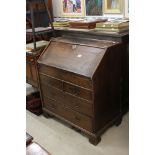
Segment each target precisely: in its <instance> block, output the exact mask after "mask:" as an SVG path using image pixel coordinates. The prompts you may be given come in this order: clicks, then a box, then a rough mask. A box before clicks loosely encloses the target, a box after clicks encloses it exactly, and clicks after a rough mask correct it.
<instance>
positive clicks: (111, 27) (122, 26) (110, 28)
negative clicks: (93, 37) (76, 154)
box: [95, 19, 129, 33]
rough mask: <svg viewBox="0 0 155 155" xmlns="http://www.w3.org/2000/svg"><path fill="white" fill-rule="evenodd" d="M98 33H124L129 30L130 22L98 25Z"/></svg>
mask: <svg viewBox="0 0 155 155" xmlns="http://www.w3.org/2000/svg"><path fill="white" fill-rule="evenodd" d="M95 30H98V31H104V32H115V33H122V32H126V31H128V30H129V21H128V20H123V19H121V20H120V19H119V20H112V21H107V22H103V23H97V24H96V29H95Z"/></svg>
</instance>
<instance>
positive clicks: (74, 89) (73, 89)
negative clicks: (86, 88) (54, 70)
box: [71, 87, 80, 95]
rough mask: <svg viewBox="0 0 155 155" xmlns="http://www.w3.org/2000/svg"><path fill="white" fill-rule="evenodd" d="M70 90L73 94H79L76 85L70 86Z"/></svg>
mask: <svg viewBox="0 0 155 155" xmlns="http://www.w3.org/2000/svg"><path fill="white" fill-rule="evenodd" d="M71 91H72V93H73V94H75V95H79V94H80V90H79V89H78V88H76V87H74V88H71Z"/></svg>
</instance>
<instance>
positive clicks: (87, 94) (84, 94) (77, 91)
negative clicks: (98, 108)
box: [63, 82, 92, 101]
mask: <svg viewBox="0 0 155 155" xmlns="http://www.w3.org/2000/svg"><path fill="white" fill-rule="evenodd" d="M63 91H64V92H67V93H70V94H72V95H75V96H77V97H80V98H83V99H86V100H89V101H92V91H90V90H88V89H84V88H81V87H78V86H75V85H72V84H69V83H65V82H64V83H63Z"/></svg>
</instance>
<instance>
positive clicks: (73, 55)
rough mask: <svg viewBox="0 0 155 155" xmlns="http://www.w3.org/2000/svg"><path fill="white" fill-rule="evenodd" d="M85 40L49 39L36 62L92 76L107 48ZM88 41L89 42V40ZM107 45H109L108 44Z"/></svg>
mask: <svg viewBox="0 0 155 155" xmlns="http://www.w3.org/2000/svg"><path fill="white" fill-rule="evenodd" d="M87 42H88V41H85V42H83V43H82V42H80V43H79V42H77V41H76V43H75V42H74V40H73V41H72V40H69V41H67V40H65V39H64V40H63V39H54V40H51V42H50V44H49V45H48V46H47V48H46V49H45V51H44V52H43V54H42V55H41V56H40V58H39V59H38V63H40V64H44V65H46V66H51V67H55V68H59V69H62V70H66V71H69V72H73V73H76V74H79V75H83V76H86V77H90V78H91V77H92V76H93V74H94V73H95V71H96V69H97V67H98V66H99V63H100V61H101V60H102V58H103V56H104V54H105V52H106V50H107V48H104V44H103V42H102V48H98V47H97V44H99V43H97V42H96V43H97V44H96V46H95V45H93V46H92V45H90V44H88V43H87ZM89 43H90V42H89ZM108 46H109V45H108Z"/></svg>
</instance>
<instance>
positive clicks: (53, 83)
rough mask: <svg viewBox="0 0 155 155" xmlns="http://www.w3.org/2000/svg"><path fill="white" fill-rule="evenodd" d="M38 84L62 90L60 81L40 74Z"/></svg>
mask: <svg viewBox="0 0 155 155" xmlns="http://www.w3.org/2000/svg"><path fill="white" fill-rule="evenodd" d="M40 83H41V84H45V85H49V86H51V87H55V88H57V89H60V90H62V86H63V83H62V81H60V80H58V79H55V78H52V77H48V76H45V75H43V74H40Z"/></svg>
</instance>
